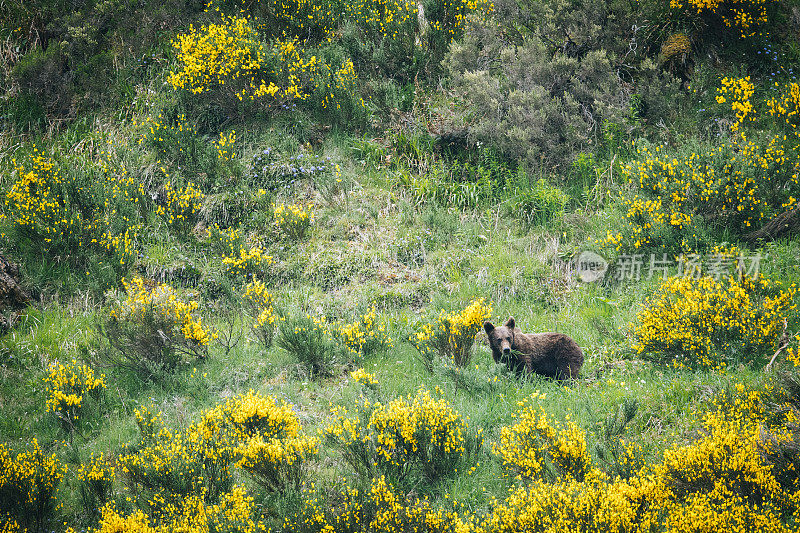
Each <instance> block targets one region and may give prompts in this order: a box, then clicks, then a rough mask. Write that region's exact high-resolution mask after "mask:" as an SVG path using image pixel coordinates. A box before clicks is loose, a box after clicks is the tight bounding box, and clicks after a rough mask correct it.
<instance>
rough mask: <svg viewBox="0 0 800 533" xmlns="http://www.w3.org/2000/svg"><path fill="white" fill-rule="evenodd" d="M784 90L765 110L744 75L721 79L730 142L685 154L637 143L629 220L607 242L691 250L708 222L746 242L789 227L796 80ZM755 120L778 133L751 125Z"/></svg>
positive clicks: (628, 168)
mask: <svg viewBox="0 0 800 533" xmlns="http://www.w3.org/2000/svg"><path fill="white" fill-rule="evenodd" d="M781 89H782V90H781V96H779V97H776V98H773V99H770V100H768V101H767V102H766V104H765V105H766V106H767V108H768V109H767V110H764V109H763V106H762V105H760V104H759V105H756V104H757V103H758V102H753V101H752V98H751V97H752V95H753V94H754V87H753V84H752V83H750V82H749V81H748V80H747V79H746V78H745V79H730V78H725V79H724V80H723V82H722V86H721V88H720V91H719V94H718V96H717V100H718V101H719V102H720V103H721V104H723V105H724V106H725V108H726V110H727V112H731V111H732V112H733V113H734V114H735V119H734V120H733V121H732V122H731V130H732V131H733V132H734V136H733V138H732V139H731V140H730V141H729V142H725V143H722V144H720V145H718V146H711V147H708V148H707V149H705V150H691V151H686V152H684V153H670V152H669V151H668V150H667V149H665V148H664V147H662V146H652V145H650V144H649V143H646V142H640V143H637V144H636V145H635V149H636V154H637V157H636V158H635V159H634V160H633V161H631V162H630V163H628V164H627V165H625V166H624V167H623V175H624V176H625V177H626V178H627V180H628V183H629V185H630V188H631V189H632V191H633V192H632V193H623V202H624V205H625V207H626V208H627V212H626V214H625V224H624V227H623V230H622V231H619V232H617V233H612V232H609V234H608V235H607V236H606V238H605V239H604V243H605V245H606V246H608V247H613V248H615V249H616V250H621V251H626V252H630V251H636V250H640V249H654V248H659V250H660V251H673V252H675V251H679V250H684V251H688V250H689V249H690V248H691V247H693V246H694V247H696V246H698V244H702V243H697V242H691V241H692V240H695V239H697V238H698V236H699V235H703V234H704V233H706V231H704V229H705V228H709V229H710V231H712V232H713V233H715V234H717V235H725V234H733V235H736V236H739V237H743V238H744V239H746V240H755V239H757V238H759V237H775V236H777V235H779V234H780V232H782V231H785V230H786V227H787V226H786V224H782V223H781V222H783V221H784V217H786V216H787V213H789V212H790V211H791V210H792V209H794V208H795V207H796V205H797V198H798V197H800V181H798V179H799V178H798V174H797V170H796V166H797V162H798V156H797V154H798V153H799V152H798V148H800V136H798V134H797V132H796V130H795V128H794V127H793V120H794V119H793V117H794V114H795V113H796V108H795V110H794V111H793V108H792V104H791V101H792V100H791V98H792V97H791V94H792V88H791V84H788V85H787V86H785V87H782V88H781ZM762 103H763V102H762ZM784 103H786V105H784ZM758 121H766V122H767V123H768V124H770V125H771V126H772V127H773V128H775V129H778V133H772V134H761V133H760V132H754V133H750V132H748V131H746V130H747V129H748V128H747V127H745V125H747V124H750V123H758ZM781 129H783V130H784V131H783V132H781V131H780V130H781Z"/></svg>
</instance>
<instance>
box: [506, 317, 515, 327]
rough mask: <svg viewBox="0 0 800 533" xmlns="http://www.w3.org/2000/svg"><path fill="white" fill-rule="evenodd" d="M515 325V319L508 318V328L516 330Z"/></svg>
mask: <svg viewBox="0 0 800 533" xmlns="http://www.w3.org/2000/svg"><path fill="white" fill-rule="evenodd" d="M514 325H515V323H514V317H513V316H512V317H508V320H506V327H507V328H509V329H514Z"/></svg>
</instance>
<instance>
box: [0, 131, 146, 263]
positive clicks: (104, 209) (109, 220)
mask: <svg viewBox="0 0 800 533" xmlns="http://www.w3.org/2000/svg"><path fill="white" fill-rule="evenodd" d="M112 148H114V147H113V146H112V145H110V146H109V151H107V152H106V151H103V152H102V153H101V154H99V155H98V157H96V158H88V157H84V156H83V155H82V154H77V155H71V154H69V155H67V154H65V155H59V156H57V157H54V156H50V155H45V154H44V153H42V152H41V151H40V150H39V149H38V148H37V147H36V146H35V145H33V146H32V147H30V149H21V150H20V151H19V156H18V158H15V159H13V166H14V169H13V173H12V182H11V184H10V187H9V188H8V190H7V192H6V193H5V194H4V196H3V213H2V216H0V220H2V221H4V222H5V223H6V226H7V228H8V231H9V233H10V234H11V235H12V237H14V242H15V243H16V244H17V246H18V247H20V251H21V252H22V253H25V254H27V253H39V252H40V251H42V250H45V251H47V252H50V253H55V254H59V255H61V254H63V255H64V256H65V257H69V258H70V259H72V262H73V264H78V265H86V264H87V263H92V262H98V261H100V262H102V260H103V258H106V259H107V263H108V264H109V265H110V266H111V267H112V268H114V269H118V270H119V269H124V267H125V266H126V265H128V264H129V263H130V261H131V260H132V259H133V255H134V253H135V245H134V238H135V236H136V235H137V234H138V232H139V230H140V228H141V214H140V212H139V205H140V201H142V200H143V196H142V194H141V190H140V189H139V188H138V187H137V184H136V182H135V179H134V178H133V177H132V176H131V175H130V174H129V173H128V171H127V169H126V168H125V166H124V165H123V164H122V163H121V162H120V161H119V158H118V157H117V154H116V150H112Z"/></svg>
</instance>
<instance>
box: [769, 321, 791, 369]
mask: <svg viewBox="0 0 800 533" xmlns="http://www.w3.org/2000/svg"><path fill="white" fill-rule="evenodd" d="M786 327H787V326H786V317H784V319H783V333H781V338H780V343H781V345H780V347H778V351H777V352H775V355H773V356H772V359H770V360H769V363H767V366H765V367H764V372H769V369H770V367H771V366H772V363H774V362H775V359H776V358H777V357H778V354H779V353H781V352H782V351H783V349H784V348H786V347H787V346H789V337H787V336H786Z"/></svg>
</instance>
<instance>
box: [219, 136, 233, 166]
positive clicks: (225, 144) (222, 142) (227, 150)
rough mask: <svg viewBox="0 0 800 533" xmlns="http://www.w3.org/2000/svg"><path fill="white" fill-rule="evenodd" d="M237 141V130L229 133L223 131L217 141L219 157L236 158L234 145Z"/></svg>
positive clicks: (224, 158)
mask: <svg viewBox="0 0 800 533" xmlns="http://www.w3.org/2000/svg"><path fill="white" fill-rule="evenodd" d="M235 143H236V132H235V131H230V132H228V133H227V134H226V133H225V132H221V133H220V134H219V139H217V141H216V143H215V144H216V145H217V159H219V160H220V161H224V162H227V161H231V160H232V159H235V158H236V153H235V152H234V151H233V145H234V144H235Z"/></svg>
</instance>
